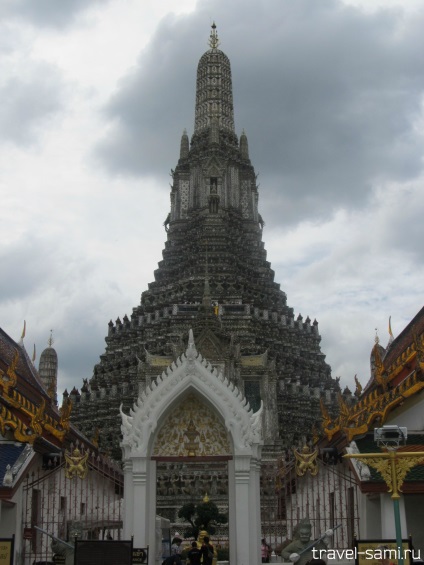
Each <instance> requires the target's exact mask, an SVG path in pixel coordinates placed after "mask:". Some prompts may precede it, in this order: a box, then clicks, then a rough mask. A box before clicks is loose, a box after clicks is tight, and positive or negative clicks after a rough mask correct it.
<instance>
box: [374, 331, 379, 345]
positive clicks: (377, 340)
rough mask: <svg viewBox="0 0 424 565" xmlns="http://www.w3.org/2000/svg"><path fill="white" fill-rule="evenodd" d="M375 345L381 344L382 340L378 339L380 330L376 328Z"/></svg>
mask: <svg viewBox="0 0 424 565" xmlns="http://www.w3.org/2000/svg"><path fill="white" fill-rule="evenodd" d="M374 341H375V343H380V339H379V337H378V328H375V339H374Z"/></svg>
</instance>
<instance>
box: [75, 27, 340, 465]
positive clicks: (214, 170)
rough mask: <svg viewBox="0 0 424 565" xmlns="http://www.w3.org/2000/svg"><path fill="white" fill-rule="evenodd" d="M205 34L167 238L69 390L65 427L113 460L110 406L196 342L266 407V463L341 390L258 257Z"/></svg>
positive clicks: (248, 174) (245, 174)
mask: <svg viewBox="0 0 424 565" xmlns="http://www.w3.org/2000/svg"><path fill="white" fill-rule="evenodd" d="M218 45H219V41H218V36H217V32H216V26H215V25H213V26H212V31H211V35H210V40H209V46H210V49H209V50H208V51H206V53H204V55H202V57H201V58H200V61H199V65H198V68H197V87H196V109H195V125H194V133H193V135H192V137H191V142H189V137H188V135H187V133H186V131H184V133H183V135H182V138H181V146H180V157H179V160H178V163H177V166H176V168H175V170H174V171H172V176H173V183H172V189H171V210H170V213H169V214H168V217H167V218H166V221H165V229H166V231H167V241H166V243H165V249H164V251H163V259H162V260H161V261H160V262H159V265H158V269H157V270H156V271H155V273H154V281H153V282H152V283H150V284H149V287H148V289H147V290H146V291H144V292H143V294H142V296H141V302H140V304H139V305H138V306H136V307H135V308H134V309H133V312H132V314H131V317H130V318H128V317H127V316H126V315H125V316H124V317H123V319H122V320H121V319H120V318H118V319H117V320H116V321H115V323H113V322H112V321H111V322H109V331H108V335H107V337H106V351H105V352H104V354H103V355H101V357H100V362H99V363H98V364H97V365H96V366H95V368H94V374H93V376H92V378H91V379H90V380H89V381H88V380H84V384H83V386H82V388H81V392H78V391H77V390H74V391H72V393H71V395H70V397H71V400H72V401H73V403H74V410H73V422H74V423H75V424H77V425H78V426H79V427H80V428H81V429H82V430H83V431H85V433H86V434H87V435H88V437H92V436H94V435H95V433H96V428H99V430H100V446H101V447H102V448H103V449H106V450H110V451H111V452H112V455H113V456H114V457H116V458H120V455H121V450H120V447H119V441H120V419H119V417H118V413H119V405H120V404H121V403H123V404H124V410H126V411H128V408H129V407H130V406H132V404H133V402H134V400H135V399H136V398H137V396H138V394H139V393H140V392H141V391H143V390H144V388H145V387H146V386H148V385H150V384H151V383H152V382H153V381H154V380H155V379H156V378H157V376H158V375H159V374H160V373H161V372H162V371H163V370H164V369H165V368H166V367H167V366H168V365H169V364H170V363H171V362H172V361H173V360H175V359H176V357H177V356H178V355H179V354H180V353H182V352H183V351H184V350H185V348H186V339H187V336H188V333H189V330H190V328H192V329H193V332H194V336H195V340H196V346H197V348H198V350H199V351H200V352H201V354H202V355H203V356H204V357H205V358H206V359H208V360H209V361H210V362H211V363H212V364H213V365H215V366H217V367H219V368H221V369H222V371H223V372H224V374H225V376H226V377H228V378H229V379H230V380H231V381H232V382H233V383H234V384H236V385H237V386H238V387H239V388H240V389H241V390H242V391H244V394H245V396H246V397H247V399H248V400H249V402H250V404H251V406H252V408H253V410H257V408H258V407H259V405H260V402H261V400H263V403H264V421H263V429H264V436H265V447H264V451H263V453H264V455H265V456H268V457H269V458H270V460H272V459H273V458H274V460H275V458H276V457H277V454H279V453H281V449H282V448H283V447H284V446H288V445H292V444H293V443H295V444H296V443H299V442H302V441H304V439H305V436H307V435H308V434H310V432H311V428H312V426H313V424H314V422H316V421H318V420H319V419H320V409H319V402H320V398H321V397H324V399H325V400H326V402H327V404H331V403H332V402H333V401H334V400H335V396H336V393H337V392H338V391H339V386H338V383H337V382H336V381H334V380H333V379H332V378H331V375H330V367H329V366H328V365H327V364H326V363H325V356H324V355H323V354H322V353H321V350H320V345H319V344H320V339H321V338H320V335H319V332H318V323H317V322H316V321H314V322H311V320H310V319H309V317H307V318H306V319H303V318H302V316H300V315H299V316H298V317H297V318H295V316H294V313H293V310H292V308H290V307H289V306H288V305H287V299H286V295H285V293H284V292H282V291H281V290H280V286H279V284H277V283H276V282H275V281H274V271H273V270H272V269H271V266H270V263H269V262H268V261H267V257H266V251H265V249H264V243H263V241H262V231H263V226H264V223H263V221H262V218H261V216H260V214H259V213H258V188H257V184H256V175H255V170H254V168H253V166H252V163H251V161H250V158H249V150H248V141H247V137H246V134H245V133H244V132H243V133H242V134H241V136H240V140H239V139H238V136H237V135H236V133H235V129H234V112H233V97H232V81H231V68H230V62H229V59H228V57H227V56H226V55H225V54H224V53H223V52H222V51H221V50H220V49H219V48H218Z"/></svg>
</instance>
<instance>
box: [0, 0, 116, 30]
mask: <svg viewBox="0 0 424 565" xmlns="http://www.w3.org/2000/svg"><path fill="white" fill-rule="evenodd" d="M108 2H109V0H90V2H87V0H60V1H57V0H36V2H34V1H33V0H2V4H1V7H0V18H6V17H7V18H14V17H15V18H18V19H22V20H25V21H27V22H30V23H31V24H33V25H35V26H37V27H46V28H48V27H52V28H65V27H67V26H69V25H70V24H72V23H73V22H74V19H75V17H76V16H77V15H79V14H80V13H81V12H83V11H85V10H87V9H90V8H92V7H93V5H101V4H103V5H104V4H106V3H108Z"/></svg>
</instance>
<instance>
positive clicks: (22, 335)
mask: <svg viewBox="0 0 424 565" xmlns="http://www.w3.org/2000/svg"><path fill="white" fill-rule="evenodd" d="M25 333H26V321H25V320H24V327H23V330H22V334H21V339H24V337H25Z"/></svg>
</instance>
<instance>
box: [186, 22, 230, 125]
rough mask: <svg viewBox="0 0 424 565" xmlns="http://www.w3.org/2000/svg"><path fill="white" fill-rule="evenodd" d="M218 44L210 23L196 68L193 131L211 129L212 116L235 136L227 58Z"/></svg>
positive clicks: (213, 26) (214, 30)
mask: <svg viewBox="0 0 424 565" xmlns="http://www.w3.org/2000/svg"><path fill="white" fill-rule="evenodd" d="M218 45H219V40H218V35H217V33H216V25H215V23H213V24H212V31H211V34H210V38H209V46H210V49H209V50H208V51H206V53H204V54H203V55H202V57H201V58H200V61H199V65H198V67H197V83H196V112H195V123H194V133H195V134H196V133H201V132H203V131H205V130H207V129H208V128H210V127H211V125H212V120H213V119H215V120H216V122H217V125H218V127H219V129H220V130H226V132H227V133H228V132H229V133H231V134H233V135H234V108H233V86H232V81H231V66H230V60H229V59H228V57H227V55H225V53H223V52H222V51H221V50H220V49H218Z"/></svg>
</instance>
